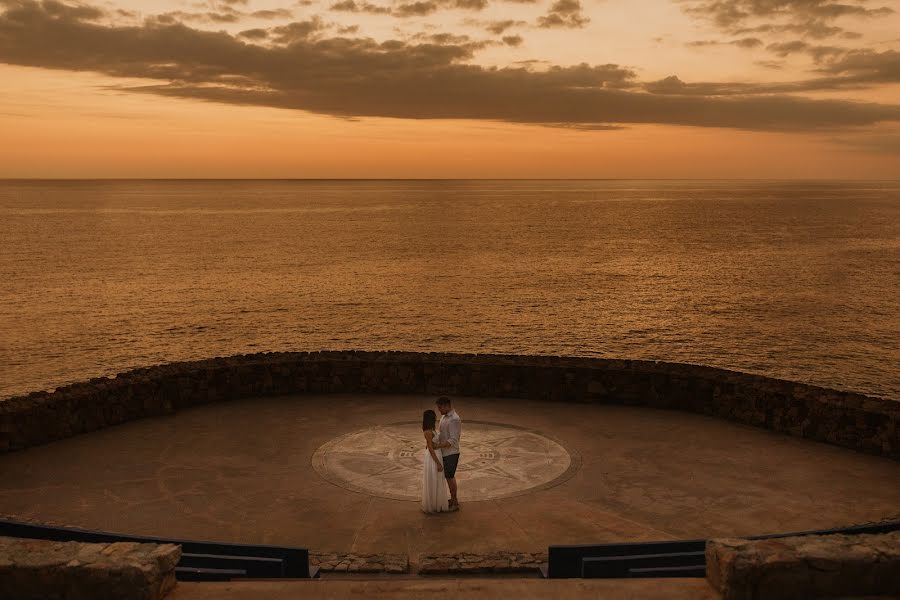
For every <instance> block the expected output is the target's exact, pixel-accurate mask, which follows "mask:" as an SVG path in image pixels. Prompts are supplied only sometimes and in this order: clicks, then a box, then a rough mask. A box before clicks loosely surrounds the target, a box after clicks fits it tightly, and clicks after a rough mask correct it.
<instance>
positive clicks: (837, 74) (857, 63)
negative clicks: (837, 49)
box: [817, 49, 900, 85]
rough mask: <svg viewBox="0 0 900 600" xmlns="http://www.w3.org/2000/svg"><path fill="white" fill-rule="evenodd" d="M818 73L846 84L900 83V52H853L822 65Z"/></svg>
mask: <svg viewBox="0 0 900 600" xmlns="http://www.w3.org/2000/svg"><path fill="white" fill-rule="evenodd" d="M817 71H818V72H820V73H824V74H827V75H830V76H831V80H832V81H834V80H835V79H837V80H838V81H843V82H844V83H846V84H868V85H880V84H888V83H900V52H898V51H896V50H885V51H883V52H877V51H875V50H867V49H866V50H852V51H849V52H845V53H843V54H841V55H840V56H839V57H836V58H833V59H831V60H830V61H829V62H827V63H826V64H824V65H821V66H820V67H819V68H818V69H817Z"/></svg>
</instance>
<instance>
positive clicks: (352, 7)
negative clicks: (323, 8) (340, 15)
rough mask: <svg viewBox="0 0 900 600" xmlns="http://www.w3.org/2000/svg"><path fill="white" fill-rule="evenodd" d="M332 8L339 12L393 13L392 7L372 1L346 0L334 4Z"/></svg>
mask: <svg viewBox="0 0 900 600" xmlns="http://www.w3.org/2000/svg"><path fill="white" fill-rule="evenodd" d="M331 10H333V11H337V12H351V13H369V14H373V15H387V14H390V13H391V9H390V7H387V6H379V5H377V4H372V3H370V2H355V1H354V0H344V1H343V2H338V3H337V4H332V5H331Z"/></svg>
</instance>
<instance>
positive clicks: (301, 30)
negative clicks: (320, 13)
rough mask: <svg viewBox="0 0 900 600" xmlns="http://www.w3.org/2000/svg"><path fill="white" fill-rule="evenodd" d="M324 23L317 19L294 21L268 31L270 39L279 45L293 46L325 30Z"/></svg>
mask: <svg viewBox="0 0 900 600" xmlns="http://www.w3.org/2000/svg"><path fill="white" fill-rule="evenodd" d="M325 27H326V26H325V23H324V22H323V21H322V19H320V18H319V17H313V18H311V19H309V20H308V21H294V22H293V23H288V24H287V25H280V26H278V27H273V28H272V29H270V30H269V33H270V35H271V36H272V39H274V40H275V42H277V43H279V44H293V43H296V42H300V41H303V40H306V39H307V38H309V37H310V36H311V35H312V34H314V33H317V32H319V31H322V30H323V29H325Z"/></svg>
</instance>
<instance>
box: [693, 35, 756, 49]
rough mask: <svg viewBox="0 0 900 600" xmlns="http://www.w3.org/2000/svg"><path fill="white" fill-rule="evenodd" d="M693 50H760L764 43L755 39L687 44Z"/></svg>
mask: <svg viewBox="0 0 900 600" xmlns="http://www.w3.org/2000/svg"><path fill="white" fill-rule="evenodd" d="M686 45H687V46H690V47H692V48H704V47H707V46H737V47H738V48H758V47H760V46H762V45H763V41H762V40H761V39H759V38H755V37H746V38H740V39H737V40H729V41H726V42H723V41H720V40H697V41H695V42H688V43H687V44H686Z"/></svg>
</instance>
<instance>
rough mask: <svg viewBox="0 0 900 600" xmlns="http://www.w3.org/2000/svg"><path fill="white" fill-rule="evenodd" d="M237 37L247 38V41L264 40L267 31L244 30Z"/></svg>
mask: <svg viewBox="0 0 900 600" xmlns="http://www.w3.org/2000/svg"><path fill="white" fill-rule="evenodd" d="M238 36H240V37H242V38H247V39H248V40H264V39H266V38H267V37H269V30H268V29H245V30H244V31H242V32H240V33H239V34H238Z"/></svg>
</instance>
